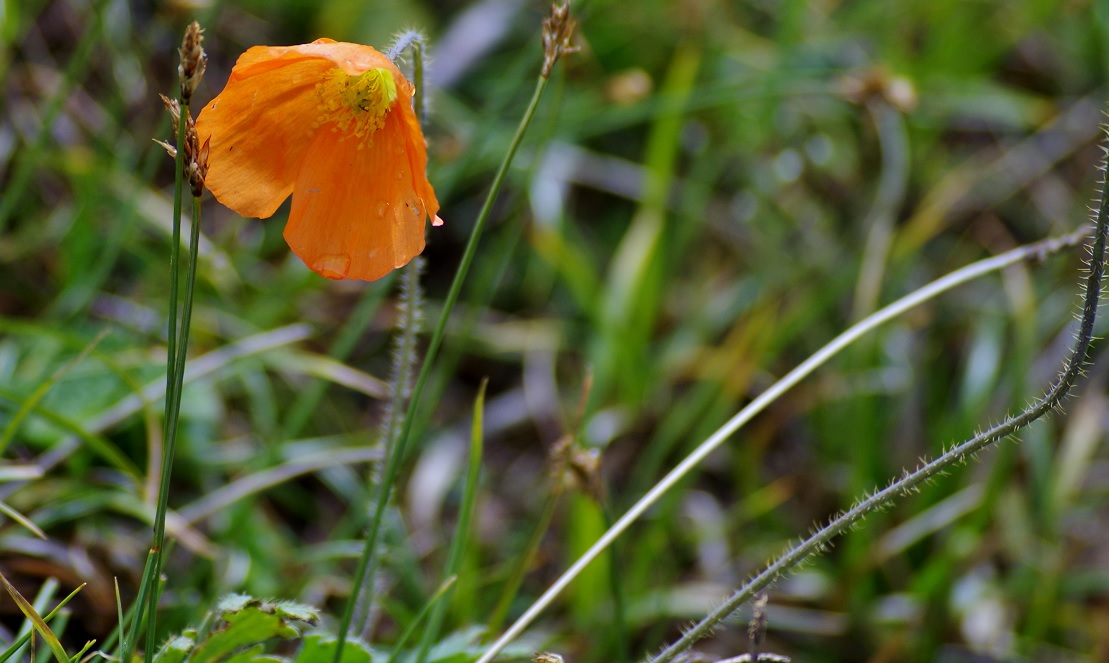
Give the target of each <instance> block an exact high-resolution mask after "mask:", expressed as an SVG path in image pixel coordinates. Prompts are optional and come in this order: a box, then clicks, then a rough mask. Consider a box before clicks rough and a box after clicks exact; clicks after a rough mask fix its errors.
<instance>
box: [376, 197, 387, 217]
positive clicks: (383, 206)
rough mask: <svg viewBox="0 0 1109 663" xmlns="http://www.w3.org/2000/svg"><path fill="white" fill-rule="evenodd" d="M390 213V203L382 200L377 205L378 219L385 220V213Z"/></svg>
mask: <svg viewBox="0 0 1109 663" xmlns="http://www.w3.org/2000/svg"><path fill="white" fill-rule="evenodd" d="M388 211H389V203H387V202H385V201H384V200H382V201H380V202H379V203H378V204H377V218H379V219H384V218H385V213H386V212H388Z"/></svg>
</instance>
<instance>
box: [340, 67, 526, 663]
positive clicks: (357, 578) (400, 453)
mask: <svg viewBox="0 0 1109 663" xmlns="http://www.w3.org/2000/svg"><path fill="white" fill-rule="evenodd" d="M546 86H547V79H546V78H544V77H542V76H540V77H539V80H538V81H537V82H536V84H535V92H534V93H533V94H532V97H531V101H530V102H529V103H528V107H527V110H526V111H524V116H523V118H522V119H521V120H520V124H519V126H517V127H516V133H515V135H513V137H512V142H511V143H510V144H509V148H508V152H507V153H506V154H505V156H504V159H503V160H502V161H501V165H500V167H499V168H498V169H497V174H496V175H495V176H494V178H493V184H492V186H491V187H490V188H489V194H488V195H487V196H486V198H485V203H484V204H483V205H482V207H481V211H480V212H479V213H478V216H477V220H476V221H475V222H474V227H473V229H472V230H471V231H470V239H469V241H468V242H467V243H466V249H465V251H464V252H463V254H462V260H461V261H460V262H459V265H458V271H457V272H455V275H454V281H452V282H451V288H450V290H449V291H448V292H447V297H446V299H445V300H444V301H443V311H442V313H441V314H440V316H439V321H438V322H437V323H436V325H435V330H434V331H433V332H432V335H431V341H430V343H429V344H428V348H427V354H426V355H425V356H424V361H423V363H422V364H421V366H420V373H419V375H418V377H417V378H416V385H415V387H414V388H413V390H412V398H411V399H409V401H408V410H407V412H406V413H405V416H404V421H403V426H402V427H401V430H400V434H399V435H398V436H397V439H396V442H395V444H394V446H393V449H392V452H391V453H390V454H389V457H388V458H387V460H386V465H385V471H384V472H383V473H382V482H381V484H380V487H379V488H378V490H377V494H376V497H375V500H374V505H373V513H372V516H371V518H370V525H369V529H368V530H367V532H366V539H365V541H364V545H363V547H362V556H361V558H360V559H359V561H358V567H357V569H356V570H355V575H354V579H353V580H352V582H351V596H350V598H349V599H348V600H347V605H346V609H345V610H344V612H343V618H342V621H341V622H340V625H339V632H338V634H337V641H336V643H335V655H334V661H335V663H339V661H340V660H341V657H342V654H343V647H344V645H345V643H346V638H347V630H348V629H349V628H350V623H351V620H352V618H353V612H354V606H355V605H356V604H357V603H358V597H359V594H360V593H361V592H362V591H363V584H366V585H369V584H370V583H369V582H368V581H367V578H372V577H373V574H374V573H375V571H376V569H375V566H376V560H375V551H376V547H377V537H378V534H379V532H380V530H381V521H382V517H383V516H384V513H385V506H386V503H387V502H388V498H389V492H390V491H389V487H390V486H392V484H393V482H394V481H395V480H396V476H397V472H398V470H399V468H400V463H401V460H403V459H404V456H405V452H406V447H407V444H408V436H409V435H410V434H411V432H412V421H413V419H414V418H415V416H416V409H417V407H419V404H420V395H421V394H422V393H423V390H424V385H425V384H426V383H427V379H428V376H429V375H430V374H431V365H432V364H433V363H434V361H435V355H436V353H438V351H439V346H440V345H442V342H443V337H444V335H445V332H446V329H447V321H448V320H449V319H450V314H451V311H452V310H453V309H454V305H455V303H456V302H457V301H458V295H459V294H460V293H461V291H462V284H463V282H464V281H465V280H466V273H467V272H468V271H469V269H470V264H471V263H472V262H473V260H474V255H475V254H476V253H477V245H478V240H479V238H480V237H481V233H482V230H483V229H484V228H485V223H486V221H487V220H488V219H489V213H490V212H491V211H492V209H493V202H494V201H495V200H496V198H497V195H498V194H499V193H500V190H501V186H502V185H503V184H504V179H505V176H506V175H507V173H508V168H509V166H510V165H511V164H512V160H513V158H515V156H516V150H517V149H519V147H520V143H521V141H522V140H523V137H524V133H525V132H526V131H527V128H528V125H529V124H531V119H532V117H533V116H534V115H535V110H536V108H538V106H539V99H540V97H541V96H542V95H543V90H544V89H545V88H546ZM417 89H419V85H417ZM371 591H372V588H371Z"/></svg>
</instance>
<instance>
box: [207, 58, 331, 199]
mask: <svg viewBox="0 0 1109 663" xmlns="http://www.w3.org/2000/svg"><path fill="white" fill-rule="evenodd" d="M255 49H259V50H265V49H266V47H255V48H252V49H250V51H247V53H248V54H249V53H250V52H251V51H254V50H255ZM243 59H248V58H247V55H246V54H244V56H243V58H240V62H241V61H242V60H243ZM333 67H334V64H333V63H332V62H331V61H330V60H325V59H321V58H317V57H307V56H303V55H297V56H295V57H284V58H279V59H276V60H269V61H261V62H256V63H254V64H250V65H248V66H246V67H242V68H240V67H239V66H238V65H236V67H235V70H234V71H233V72H232V74H231V79H230V80H229V81H228V82H227V87H225V88H224V90H223V92H221V93H220V94H219V95H218V96H217V97H216V98H215V99H213V100H212V101H211V102H209V103H208V105H207V106H205V107H204V110H203V111H202V112H201V113H200V117H199V118H198V119H197V124H196V128H197V134H198V135H199V137H200V140H201V142H203V141H204V140H206V139H207V138H208V137H209V136H210V137H211V141H212V142H211V148H210V149H211V152H210V154H209V164H210V165H209V170H208V175H207V177H206V178H205V185H206V187H207V188H208V190H210V191H211V192H212V194H213V195H214V196H215V197H216V198H217V199H218V200H219V201H220V202H221V203H223V204H224V205H226V206H227V207H230V208H231V209H233V210H234V211H236V212H238V213H239V214H241V215H242V216H249V217H258V218H266V217H269V216H272V215H273V213H274V212H275V211H276V210H277V208H278V207H279V206H280V205H281V203H282V202H283V201H284V200H285V199H286V198H287V197H288V196H289V194H290V193H292V190H293V181H294V179H295V178H296V173H297V170H298V169H299V167H300V162H301V160H302V159H303V157H304V153H305V150H306V149H307V147H308V143H309V142H310V139H311V135H312V133H313V132H314V131H315V129H314V128H313V125H314V124H315V123H316V122H317V120H318V119H319V116H320V106H319V101H318V99H317V98H316V84H317V83H318V82H319V80H320V78H321V77H322V76H323V74H324V72H326V71H328V70H329V69H332V68H333Z"/></svg>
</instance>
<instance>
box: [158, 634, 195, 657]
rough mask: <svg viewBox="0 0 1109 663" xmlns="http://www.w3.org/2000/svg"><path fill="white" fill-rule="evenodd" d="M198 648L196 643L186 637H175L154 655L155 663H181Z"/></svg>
mask: <svg viewBox="0 0 1109 663" xmlns="http://www.w3.org/2000/svg"><path fill="white" fill-rule="evenodd" d="M195 646H196V641H195V640H193V639H192V638H190V637H188V636H186V635H175V636H173V637H172V638H170V639H169V640H167V641H166V643H165V644H164V645H162V648H161V649H159V650H158V653H157V654H155V655H154V663H181V661H184V660H185V657H186V656H188V655H189V652H191V651H192V650H193V647H195Z"/></svg>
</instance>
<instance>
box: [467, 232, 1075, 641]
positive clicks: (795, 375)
mask: <svg viewBox="0 0 1109 663" xmlns="http://www.w3.org/2000/svg"><path fill="white" fill-rule="evenodd" d="M1084 234H1085V232H1084V231H1082V232H1075V233H1072V234H1070V235H1065V236H1063V237H1059V238H1052V239H1047V240H1044V241H1041V242H1037V243H1035V244H1029V245H1027V246H1023V247H1020V248H1017V249H1013V250H1012V251H1008V252H1006V253H1002V254H1000V255H997V256H994V257H992V258H986V259H984V260H980V261H978V262H976V263H972V264H970V265H967V266H966V267H963V268H961V269H958V270H956V271H954V272H951V273H950V274H948V275H946V276H944V277H942V278H940V279H937V280H936V281H933V282H932V283H929V284H928V285H926V286H924V287H923V288H920V289H919V290H916V291H914V292H911V293H909V294H908V295H906V296H904V297H902V298H901V299H899V300H897V301H895V302H893V303H892V304H889V305H887V306H885V307H884V308H882V309H880V310H878V311H875V312H874V313H873V314H871V315H869V316H867V317H866V318H864V319H862V320H860V321H859V322H857V323H855V324H854V325H852V326H851V327H849V328H848V329H847V330H845V331H844V332H843V333H841V334H840V335H839V336H837V337H835V338H834V339H832V340H831V341H830V342H829V343H828V344H827V345H825V346H824V347H822V348H821V349H820V350H818V351H817V352H816V353H815V354H813V355H812V356H810V357H809V358H808V359H806V360H805V361H803V362H802V363H801V364H800V365H798V366H797V368H794V369H793V370H792V371H790V372H789V373H787V374H786V375H785V376H784V377H782V379H780V380H778V381H777V382H775V383H774V384H773V385H771V386H770V388H769V389H767V390H766V391H765V392H763V393H762V394H760V395H759V396H758V397H757V398H756V399H755V400H753V401H751V403H750V404H748V405H747V406H746V407H745V408H743V409H742V410H740V411H739V412H738V413H737V414H736V415H735V416H733V417H732V418H731V419H729V420H728V421H727V422H726V423H725V424H724V425H723V426H721V427H720V428H719V429H717V430H716V432H715V433H713V434H712V435H711V436H709V437H708V439H706V440H705V441H704V442H702V443H701V444H700V445H698V446H697V448H696V449H694V450H693V451H692V452H691V453H690V454H689V455H688V456H686V457H685V459H684V460H682V461H681V462H680V463H679V464H678V465H677V466H676V467H675V468H674V469H672V470H670V472H669V473H668V474H667V475H666V476H665V477H663V478H662V480H660V481H659V482H658V483H657V484H655V486H654V487H652V488H651V490H649V491H648V492H647V494H645V495H644V496H643V497H641V498H640V499H639V501H638V502H636V503H635V504H634V505H632V507H631V508H630V509H628V510H627V512H625V513H624V515H623V516H621V517H620V519H619V520H618V521H616V524H614V525H613V526H612V527H611V528H609V529H608V530H607V531H606V532H605V533H604V534H603V535H602V536H601V538H600V539H598V540H597V542H596V543H594V544H593V546H592V547H590V548H589V550H587V551H586V552H585V553H584V554H583V555H582V556H581V557H580V558H578V561H576V562H574V565H573V566H571V567H570V568H569V569H567V570H566V571H565V572H564V573H563V574H562V575H561V576H559V578H558V579H557V580H556V581H555V582H554V584H552V585H551V586H550V588H548V589H547V591H546V592H544V593H543V595H542V596H540V597H539V598H538V599H537V600H536V601H535V602H534V603H533V604H532V605H531V607H529V608H528V609H527V611H525V612H524V614H523V615H521V616H520V617H519V618H518V619H517V620H516V622H515V623H513V624H512V626H510V627H509V629H508V630H507V631H505V633H504V634H503V635H502V636H501V637H500V638H499V639H498V640H497V641H496V642H494V643H493V644H492V645H491V646H490V647H489V649H488V650H487V651H486V652H485V653H484V654H482V656H481V658H479V659H478V660H477V662H476V663H490V661H492V660H493V658H494V657H495V656H496V655H497V654H498V653H499V652H500V651H501V650H502V649H504V647H505V646H506V645H508V643H510V642H512V641H513V640H514V639H515V638H516V637H517V636H519V635H520V633H522V632H523V630H524V629H525V628H527V627H528V625H529V624H531V622H532V621H533V620H534V619H535V618H536V617H537V616H538V615H539V613H540V612H542V611H543V610H544V609H546V607H547V606H548V605H550V603H551V602H552V601H553V600H554V599H555V597H556V596H558V595H559V594H560V593H561V592H562V590H564V589H565V588H566V587H567V586H568V585H569V584H570V583H571V582H572V581H573V580H574V578H576V577H577V576H578V575H579V574H580V573H581V572H582V570H584V569H585V567H587V566H589V564H590V563H591V562H593V560H595V559H596V558H597V557H598V556H600V555H601V553H602V552H604V551H605V549H606V548H608V546H609V545H611V544H612V542H613V541H615V540H616V539H617V537H619V536H620V535H621V534H623V533H624V530H626V529H627V528H628V527H630V526H631V524H632V523H634V522H635V521H636V520H638V519H639V517H640V516H642V515H643V513H644V512H646V511H647V509H649V508H650V507H651V506H652V505H654V504H655V503H656V502H658V500H659V499H661V498H662V496H663V495H665V494H666V493H667V492H668V491H669V490H670V489H671V488H672V487H673V486H674V485H675V484H677V483H678V482H679V481H681V480H682V479H683V478H684V477H685V476H686V475H687V474H689V473H690V472H691V471H692V470H693V468H695V467H696V466H697V465H699V464H700V463H701V461H703V460H704V459H705V458H706V457H707V456H708V455H709V454H711V453H712V452H713V451H715V450H716V449H717V448H718V447H719V446H720V445H721V444H723V443H724V442H725V441H726V440H727V439H728V438H729V437H730V436H731V435H732V434H733V433H735V432H736V431H737V430H739V429H740V428H741V427H743V426H744V425H745V424H746V423H747V422H749V421H750V420H751V419H753V418H754V417H755V415H757V414H759V413H760V412H762V411H763V410H764V409H766V407H767V406H769V405H770V404H771V403H773V402H774V401H776V400H777V399H778V398H780V397H781V396H782V395H783V394H784V393H785V392H787V391H789V390H790V389H791V388H793V387H794V386H795V385H796V384H797V383H798V382H800V381H801V380H803V379H804V378H805V377H807V376H808V375H809V374H810V373H812V372H813V371H814V370H816V369H817V368H819V367H820V366H822V365H823V364H825V363H827V362H828V360H830V359H831V358H832V357H834V356H835V355H837V354H839V353H840V352H841V351H843V350H844V349H845V348H846V347H848V346H850V345H851V344H852V343H854V342H855V341H856V340H858V339H859V338H860V337H862V336H863V335H865V334H867V333H869V332H871V331H873V330H874V329H875V328H877V327H878V326H880V325H882V324H884V323H886V322H888V321H889V320H892V319H893V318H896V317H897V316H899V315H901V314H902V313H904V312H905V311H908V310H909V309H911V308H913V307H915V306H918V305H920V304H923V303H924V302H926V301H928V300H930V299H932V298H934V297H936V296H937V295H939V294H941V293H943V292H946V291H947V290H950V289H952V288H954V287H956V286H959V285H962V284H964V283H968V282H970V281H973V280H974V279H976V278H979V277H981V276H984V275H986V274H990V273H992V272H996V271H999V270H1001V269H1004V268H1005V267H1008V266H1009V265H1012V264H1015V263H1018V262H1021V261H1025V260H1036V259H1041V258H1043V257H1044V256H1045V255H1048V254H1050V253H1055V252H1057V251H1060V250H1062V249H1064V248H1067V247H1071V246H1075V245H1077V244H1078V243H1079V242H1081V240H1082V237H1083V236H1084Z"/></svg>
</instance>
